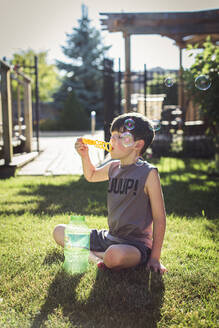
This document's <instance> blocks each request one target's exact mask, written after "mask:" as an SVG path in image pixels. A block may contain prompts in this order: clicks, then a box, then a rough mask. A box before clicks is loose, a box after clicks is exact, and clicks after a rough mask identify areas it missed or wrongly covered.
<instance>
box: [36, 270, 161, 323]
mask: <svg viewBox="0 0 219 328" xmlns="http://www.w3.org/2000/svg"><path fill="white" fill-rule="evenodd" d="M86 275H91V272H88V273H85V274H75V275H68V274H67V273H65V272H64V271H63V270H60V271H59V272H58V273H57V275H56V276H55V278H54V280H53V282H52V283H51V285H50V287H49V290H48V294H47V298H46V300H45V303H44V304H43V305H42V307H41V309H40V311H39V314H37V315H36V317H35V318H34V320H33V323H32V326H31V328H38V327H41V326H44V324H45V323H46V321H47V320H53V319H54V317H53V318H52V317H50V318H49V316H50V314H53V313H54V312H55V311H56V310H57V309H59V317H58V318H59V319H57V317H56V319H55V320H61V321H62V322H63V320H65V318H66V321H67V322H68V321H70V322H71V325H72V326H74V327H79V326H80V327H95V328H98V327H113V328H116V327H119V328H123V327H124V328H127V327H138V328H141V327H144V328H155V327H157V322H159V321H160V319H161V315H160V309H161V307H162V303H163V297H164V290H165V289H164V283H163V279H162V276H160V275H159V274H157V273H154V272H148V271H146V269H145V267H139V268H136V269H129V270H122V271H120V272H111V271H110V270H108V271H104V272H102V271H97V275H96V278H94V281H93V282H89V283H90V284H92V283H93V286H92V287H91V291H90V294H89V295H88V296H85V297H84V298H83V295H82V298H81V297H80V298H78V294H77V292H76V290H77V287H78V285H79V284H80V285H81V287H80V288H81V290H83V292H84V293H86V286H87V285H86ZM83 280H84V281H85V283H84V286H83ZM83 288H84V289H83ZM83 292H82V291H80V293H83ZM60 310H61V313H62V315H63V318H60ZM56 316H57V315H56ZM47 324H48V323H47ZM57 324H58V322H57Z"/></svg>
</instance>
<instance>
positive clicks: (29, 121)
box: [24, 78, 33, 153]
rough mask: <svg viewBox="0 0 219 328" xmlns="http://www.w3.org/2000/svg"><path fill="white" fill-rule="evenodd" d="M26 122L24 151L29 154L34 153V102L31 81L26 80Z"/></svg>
mask: <svg viewBox="0 0 219 328" xmlns="http://www.w3.org/2000/svg"><path fill="white" fill-rule="evenodd" d="M24 122H25V125H26V129H25V137H26V141H25V147H24V151H26V152H27V153H29V152H31V151H32V135H33V129H32V100H31V81H30V80H29V79H27V78H24Z"/></svg>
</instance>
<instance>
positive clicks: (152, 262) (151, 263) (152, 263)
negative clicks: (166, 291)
mask: <svg viewBox="0 0 219 328" xmlns="http://www.w3.org/2000/svg"><path fill="white" fill-rule="evenodd" d="M147 269H148V270H150V269H152V270H153V271H154V272H158V273H160V274H161V275H162V274H164V273H165V272H167V271H168V270H167V269H166V268H165V266H164V265H162V264H161V263H160V262H159V261H158V260H156V259H153V258H150V259H149V260H148V263H147Z"/></svg>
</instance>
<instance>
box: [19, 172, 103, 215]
mask: <svg viewBox="0 0 219 328" xmlns="http://www.w3.org/2000/svg"><path fill="white" fill-rule="evenodd" d="M106 190H107V184H106V183H105V182H100V183H89V182H87V181H86V180H85V179H84V178H83V177H82V176H81V177H78V179H75V178H71V177H70V178H69V180H68V182H64V183H61V184H54V183H48V181H45V183H42V184H36V185H31V184H30V185H29V184H25V190H22V191H20V192H19V195H22V196H24V197H31V196H37V200H36V202H35V205H36V206H31V207H30V212H31V213H33V214H36V215H39V214H40V215H41V214H48V215H52V216H53V215H57V214H63V213H65V214H68V213H70V214H71V213H72V212H74V213H76V214H80V215H91V214H92V215H97V216H98V215H99V216H104V215H105V216H106V215H107V206H106ZM26 210H28V208H26Z"/></svg>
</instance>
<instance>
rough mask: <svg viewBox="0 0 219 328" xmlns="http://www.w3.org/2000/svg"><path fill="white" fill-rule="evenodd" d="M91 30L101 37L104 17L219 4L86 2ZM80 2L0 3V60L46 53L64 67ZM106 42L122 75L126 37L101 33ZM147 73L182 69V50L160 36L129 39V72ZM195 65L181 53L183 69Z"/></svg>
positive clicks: (202, 0) (218, 4) (217, 0)
mask: <svg viewBox="0 0 219 328" xmlns="http://www.w3.org/2000/svg"><path fill="white" fill-rule="evenodd" d="M83 3H84V4H85V5H87V7H88V17H89V18H90V19H91V25H92V26H94V27H96V28H97V29H98V30H100V31H101V24H100V18H102V17H101V16H100V15H99V13H100V12H117V13H120V12H169V11H199V10H207V9H215V8H219V0H181V1H178V0H152V1H149V0H134V1H133V0H110V1H106V0H105V1H103V0H84V1H83ZM81 5H82V1H78V0H0V10H1V11H0V31H1V33H0V58H2V57H3V56H6V57H7V58H9V59H10V58H11V57H12V55H13V53H15V52H20V51H21V50H28V49H30V48H31V49H33V50H35V51H36V52H39V51H48V57H47V58H48V62H49V63H55V60H56V59H58V60H62V61H66V57H65V56H64V54H63V53H62V49H61V46H63V45H65V44H66V33H71V32H72V28H74V27H77V26H78V19H80V17H81ZM101 35H102V37H103V42H104V44H106V45H111V48H110V50H109V51H108V57H109V58H112V59H113V60H114V67H115V69H117V68H118V58H121V68H122V70H123V69H124V38H123V36H122V33H120V32H117V33H109V32H108V31H101ZM144 64H146V65H147V68H152V67H157V66H160V67H163V68H166V69H178V68H179V50H178V47H177V46H175V45H174V41H173V40H171V39H168V38H166V37H161V36H159V35H138V36H132V37H131V70H132V71H143V69H144ZM191 64H192V59H191V58H189V57H188V52H187V51H186V50H183V66H184V67H189V66H190V65H191Z"/></svg>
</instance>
